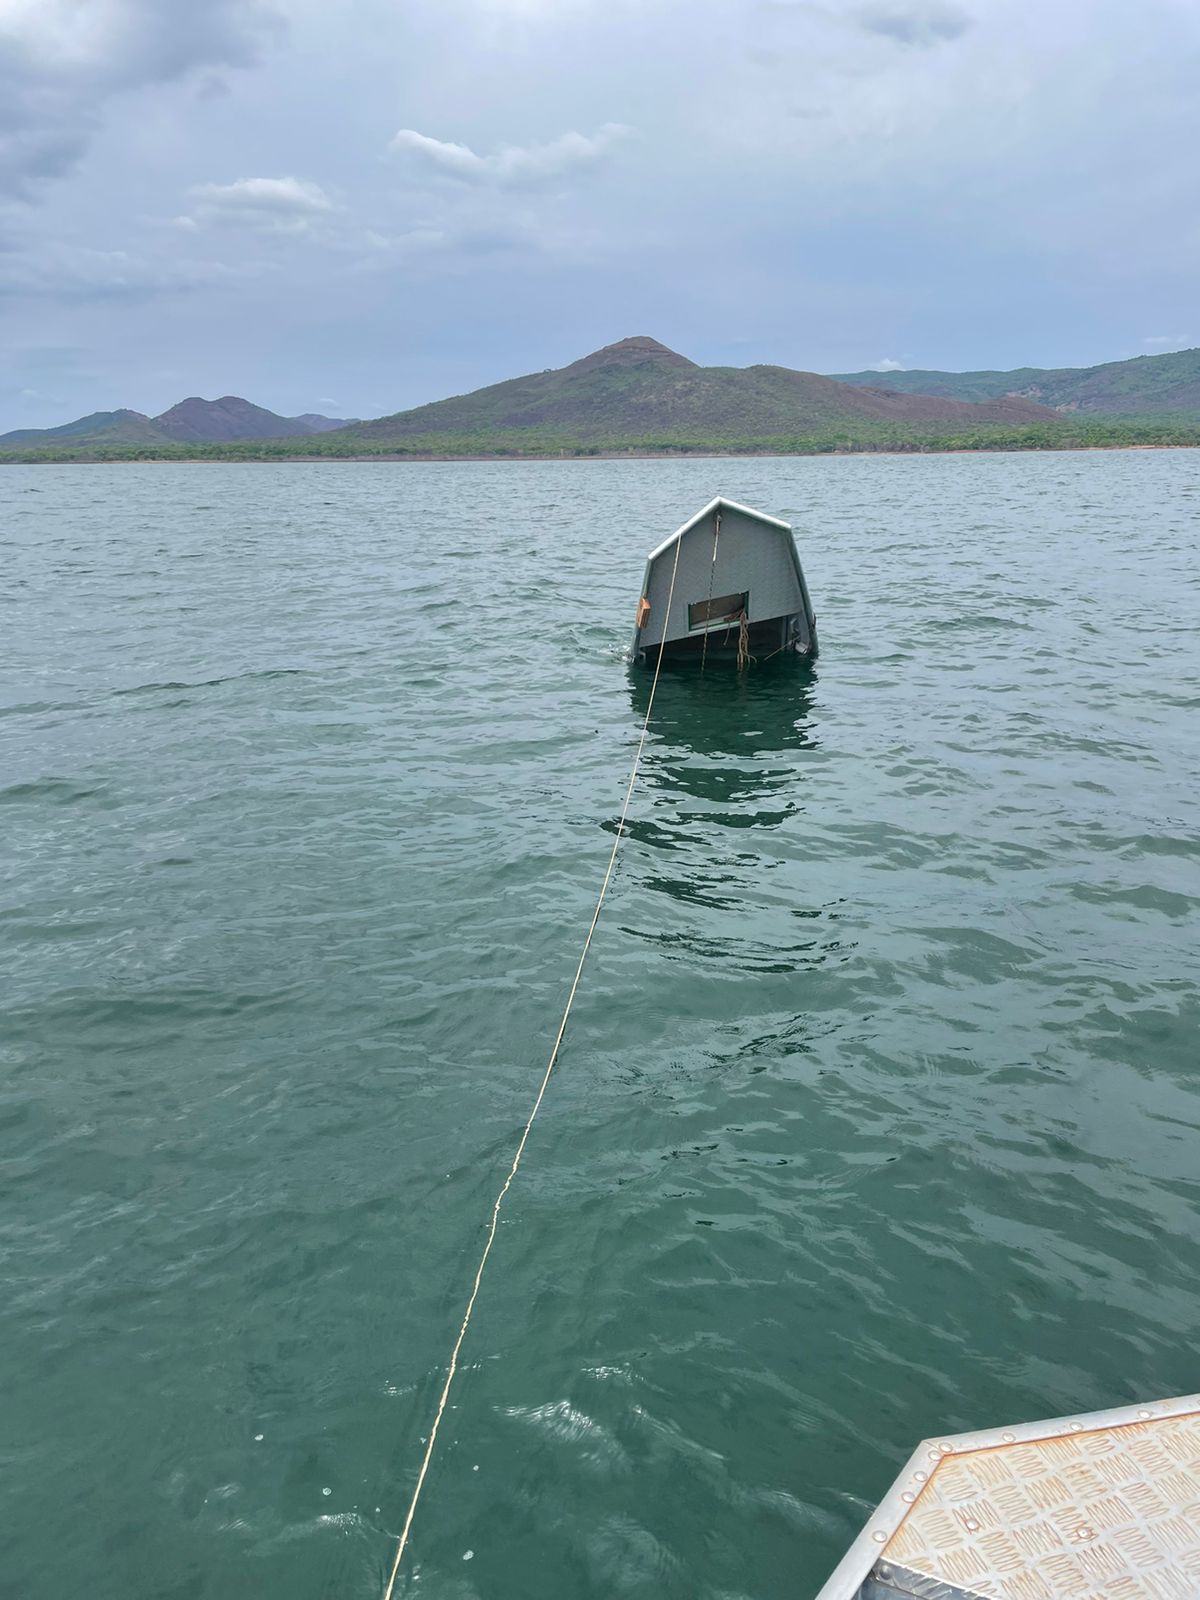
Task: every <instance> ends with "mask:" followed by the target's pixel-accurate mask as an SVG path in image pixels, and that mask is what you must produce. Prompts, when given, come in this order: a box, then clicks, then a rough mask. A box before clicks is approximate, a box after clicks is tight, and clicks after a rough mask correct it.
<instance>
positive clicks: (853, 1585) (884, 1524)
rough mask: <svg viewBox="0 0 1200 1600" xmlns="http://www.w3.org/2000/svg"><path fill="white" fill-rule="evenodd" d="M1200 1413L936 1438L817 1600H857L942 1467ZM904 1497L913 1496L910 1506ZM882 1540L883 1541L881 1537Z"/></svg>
mask: <svg viewBox="0 0 1200 1600" xmlns="http://www.w3.org/2000/svg"><path fill="white" fill-rule="evenodd" d="M1193 1412H1200V1394H1187V1395H1180V1396H1178V1397H1176V1398H1175V1399H1173V1400H1153V1401H1148V1402H1147V1403H1146V1404H1144V1405H1140V1406H1117V1407H1114V1408H1113V1409H1111V1410H1108V1411H1084V1412H1081V1413H1080V1414H1079V1415H1078V1416H1074V1417H1051V1418H1049V1419H1047V1420H1045V1421H1041V1422H1018V1423H1015V1424H1014V1425H1013V1426H1012V1427H1008V1428H984V1429H981V1430H980V1431H979V1432H978V1433H952V1434H946V1435H943V1436H942V1437H941V1438H939V1437H938V1435H937V1434H934V1436H933V1438H931V1439H922V1441H921V1443H920V1444H919V1445H918V1446H917V1448H916V1449H915V1450H914V1451H913V1454H912V1456H911V1457H910V1458H909V1461H908V1464H907V1466H906V1467H905V1468H904V1470H903V1472H902V1473H901V1474H900V1476H899V1477H898V1478H897V1479H896V1481H895V1483H893V1485H892V1487H891V1488H890V1489H889V1490H888V1492H887V1494H886V1495H885V1496H884V1497H883V1499H882V1500H881V1501H880V1502H879V1505H878V1506H877V1507H876V1509H875V1511H874V1513H873V1514H872V1516H871V1518H870V1520H869V1522H868V1523H867V1525H866V1527H865V1528H864V1529H863V1531H862V1532H861V1533H860V1534H859V1536H858V1538H857V1539H856V1540H855V1541H854V1543H853V1544H852V1545H851V1546H850V1548H849V1550H847V1552H846V1554H845V1555H844V1556H843V1557H842V1559H841V1561H839V1562H838V1564H837V1566H836V1567H835V1568H834V1570H833V1572H832V1573H831V1574H830V1577H829V1580H828V1582H827V1583H826V1584H825V1587H824V1588H823V1589H822V1590H821V1592H820V1593H819V1594H818V1595H817V1600H854V1597H855V1596H856V1595H857V1594H858V1591H859V1589H860V1588H861V1587H862V1585H863V1584H864V1583H865V1582H866V1580H867V1579H868V1578H869V1577H870V1575H871V1572H872V1569H873V1568H874V1566H875V1563H876V1562H877V1561H878V1560H879V1558H880V1556H881V1555H882V1554H883V1552H884V1550H885V1549H886V1548H887V1543H888V1540H889V1539H890V1538H891V1537H892V1535H893V1534H894V1533H895V1532H896V1529H897V1528H898V1527H899V1526H900V1524H901V1523H902V1522H903V1521H904V1519H905V1517H906V1516H907V1515H908V1513H909V1512H910V1511H912V1510H913V1509H914V1507H915V1505H916V1501H917V1500H918V1499H919V1498H920V1496H921V1493H922V1491H923V1490H924V1489H925V1488H926V1487H927V1486H928V1485H929V1483H930V1482H932V1480H933V1475H934V1473H935V1471H936V1470H937V1466H938V1463H939V1462H941V1461H944V1460H946V1459H947V1458H948V1457H950V1456H957V1455H968V1454H970V1453H971V1452H972V1451H974V1450H1005V1449H1008V1448H1009V1447H1010V1446H1012V1445H1015V1444H1032V1443H1034V1442H1035V1441H1036V1440H1040V1439H1057V1438H1059V1437H1061V1436H1062V1435H1063V1434H1071V1433H1094V1432H1097V1431H1099V1430H1100V1429H1103V1428H1127V1427H1130V1426H1131V1425H1133V1424H1135V1423H1140V1424H1143V1425H1144V1424H1146V1423H1148V1422H1159V1421H1162V1420H1163V1419H1164V1418H1166V1417H1186V1416H1188V1415H1190V1414H1191V1413H1193ZM905 1493H908V1494H912V1495H914V1498H913V1499H912V1500H910V1501H906V1500H905V1499H904V1498H903V1497H904V1495H905ZM881 1535H882V1537H880V1536H881Z"/></svg>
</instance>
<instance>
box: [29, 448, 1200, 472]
mask: <svg viewBox="0 0 1200 1600" xmlns="http://www.w3.org/2000/svg"><path fill="white" fill-rule="evenodd" d="M1098 450H1104V451H1113V450H1200V442H1194V443H1182V444H1115V443H1114V444H1061V445H1050V444H1036V445H1035V444H1030V445H1013V444H1009V445H997V446H995V447H989V446H981V447H975V448H972V447H971V446H968V445H955V446H952V447H949V448H947V449H945V450H939V449H938V448H937V447H936V446H933V447H930V446H922V447H920V448H913V447H911V446H904V445H895V446H887V445H867V446H864V447H860V448H858V449H853V448H851V449H838V450H695V451H690V450H587V451H579V452H577V453H571V454H567V453H566V452H553V453H551V452H548V451H547V452H541V453H538V454H534V453H530V454H529V455H516V454H514V453H512V452H505V453H504V454H497V455H419V454H417V453H416V452H411V453H407V454H404V455H387V454H384V453H383V452H379V453H372V454H370V455H359V456H349V455H347V456H335V455H287V456H267V455H263V456H252V455H229V456H213V455H204V456H199V455H197V456H111V457H104V456H84V455H80V456H74V457H70V458H67V459H57V460H55V459H52V458H49V457H45V456H34V455H32V454H31V455H27V456H19V455H17V454H16V453H15V452H14V453H13V454H12V455H9V454H7V453H6V452H4V451H0V467H197V466H201V467H232V466H242V467H288V466H362V465H366V464H369V463H371V462H378V463H383V464H386V465H388V466H403V465H405V464H407V463H412V464H415V465H417V466H436V465H437V464H438V463H445V464H447V465H452V464H456V463H457V464H462V463H466V462H476V463H480V464H486V465H493V466H495V465H502V464H504V463H512V464H513V465H520V464H521V463H528V462H543V463H557V464H559V465H562V464H563V463H565V462H579V461H792V460H802V461H816V460H821V459H826V460H828V459H830V458H833V459H843V458H846V457H849V456H922V457H926V456H1027V455H1053V456H1061V455H1078V454H1082V453H1085V452H1091V451H1098Z"/></svg>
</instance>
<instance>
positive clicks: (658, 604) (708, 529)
mask: <svg viewBox="0 0 1200 1600" xmlns="http://www.w3.org/2000/svg"><path fill="white" fill-rule="evenodd" d="M672 580H673V584H672ZM660 652H661V653H663V654H665V655H670V656H679V657H682V658H684V659H687V658H689V657H693V656H694V657H695V658H696V659H697V660H703V661H707V660H708V659H710V658H712V657H718V658H719V657H720V656H721V655H730V656H732V657H733V658H734V659H735V660H736V661H737V662H738V664H739V665H740V666H748V665H752V664H754V663H757V662H761V661H765V660H769V659H770V658H771V657H773V656H779V655H792V656H804V657H809V658H811V657H813V656H815V655H816V653H817V623H816V617H815V615H814V613H813V608H812V601H811V600H810V598H809V594H808V586H807V584H806V583H805V581H804V571H803V568H802V567H801V565H800V556H799V553H798V552H797V549H796V541H795V538H794V537H793V534H792V529H791V527H790V525H789V524H788V523H786V522H781V521H780V520H779V518H778V517H770V516H767V515H766V513H765V512H762V511H755V510H753V509H752V508H751V507H750V506H743V505H739V504H738V503H737V502H736V501H733V500H726V499H724V498H721V497H718V498H717V499H716V500H713V501H711V502H710V503H709V504H708V505H707V506H705V507H704V509H703V510H702V511H698V512H697V513H696V515H695V516H694V517H692V518H691V519H690V521H688V522H685V523H684V525H683V526H682V527H681V528H679V529H677V530H676V532H675V533H673V534H672V535H671V537H670V538H669V539H665V540H664V541H663V543H662V544H660V545H659V546H658V548H657V549H655V550H652V551H651V552H650V555H649V557H648V558H647V560H646V575H645V579H644V582H643V585H642V597H641V599H640V600H639V602H638V609H637V621H636V625H635V628H634V635H633V645H632V649H631V655H632V657H633V659H634V660H635V661H641V662H647V661H650V662H653V661H655V660H656V659H657V658H658V655H659V654H660Z"/></svg>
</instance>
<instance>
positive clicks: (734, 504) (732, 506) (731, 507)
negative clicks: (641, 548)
mask: <svg viewBox="0 0 1200 1600" xmlns="http://www.w3.org/2000/svg"><path fill="white" fill-rule="evenodd" d="M718 508H719V509H720V510H722V511H740V512H741V513H742V515H743V516H744V517H752V518H753V519H754V521H755V522H762V523H765V524H766V526H767V527H768V528H780V529H782V531H783V532H784V533H791V531H792V525H791V523H790V522H781V521H780V519H779V518H778V517H769V516H768V515H767V514H766V512H765V511H755V509H754V507H753V506H744V505H741V504H739V502H738V501H736V500H726V498H725V496H724V495H723V494H719V495H717V497H716V499H715V500H710V501H709V502H708V504H707V505H706V506H702V507H701V509H700V510H699V511H697V513H696V515H695V516H694V517H689V518H688V520H687V521H686V522H685V523H684V525H683V527H682V528H676V530H675V532H674V533H672V534H670V535H669V536H668V537H667V538H665V539H664V540H663V542H662V543H661V544H660V545H658V546H657V547H656V548H655V549H653V550H651V552H650V554H649V555H648V556H647V557H646V560H647V561H648V562H649V561H654V560H657V558H658V557H659V556H661V555H662V553H663V551H664V550H669V549H670V548H671V546H672V545H673V544H675V542H676V541H677V540H679V539H682V538H683V536H684V534H685V533H687V532H688V531H689V530H690V529H691V528H694V527H695V526H696V524H697V523H698V522H703V521H704V519H705V517H707V516H708V514H709V513H710V512H712V511H716V510H718Z"/></svg>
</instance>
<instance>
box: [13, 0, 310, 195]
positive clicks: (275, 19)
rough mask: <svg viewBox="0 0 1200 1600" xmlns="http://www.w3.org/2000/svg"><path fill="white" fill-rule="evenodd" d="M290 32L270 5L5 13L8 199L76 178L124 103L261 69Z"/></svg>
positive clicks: (117, 6) (215, 0)
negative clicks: (191, 80)
mask: <svg viewBox="0 0 1200 1600" xmlns="http://www.w3.org/2000/svg"><path fill="white" fill-rule="evenodd" d="M280 26H281V22H280V18H279V14H278V13H277V11H276V10H275V8H274V6H273V5H272V4H270V3H269V0H188V3H187V4H186V5H181V4H179V3H178V0H107V3H106V4H104V5H102V6H101V5H93V6H92V7H91V14H90V15H84V14H83V8H82V7H81V6H80V5H79V4H78V0H38V3H37V4H36V5H30V6H27V7H20V8H18V9H16V10H12V11H9V12H8V13H7V14H5V12H4V11H3V10H0V194H2V193H8V194H11V195H20V196H25V197H28V195H29V194H30V192H31V190H32V189H34V188H35V187H36V185H37V184H38V183H39V182H43V181H45V180H47V179H51V178H56V177H60V176H62V175H63V174H64V173H66V172H68V171H69V170H70V169H71V168H72V167H73V166H74V165H75V164H76V163H77V162H78V161H79V159H80V157H81V156H82V155H83V154H84V152H85V150H86V149H87V146H88V143H89V141H90V139H91V138H92V136H93V134H94V133H95V131H96V129H97V128H98V126H99V124H100V120H101V117H102V114H103V111H104V108H105V106H106V105H107V103H108V102H109V101H110V100H111V99H112V98H114V97H115V96H118V95H121V94H123V93H128V92H130V91H132V90H136V89H139V88H143V87H145V86H148V85H151V84H157V83H164V82H169V81H171V80H174V79H178V78H182V77H185V76H187V75H188V74H191V73H193V72H195V71H203V70H205V69H208V70H212V69H222V68H228V67H244V66H249V65H252V64H253V63H254V62H255V61H256V60H257V59H258V58H259V55H260V53H261V50H262V47H263V44H264V42H265V41H266V40H267V39H268V38H269V37H271V36H272V35H273V34H275V33H276V32H277V31H278V29H279V27H280Z"/></svg>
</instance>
